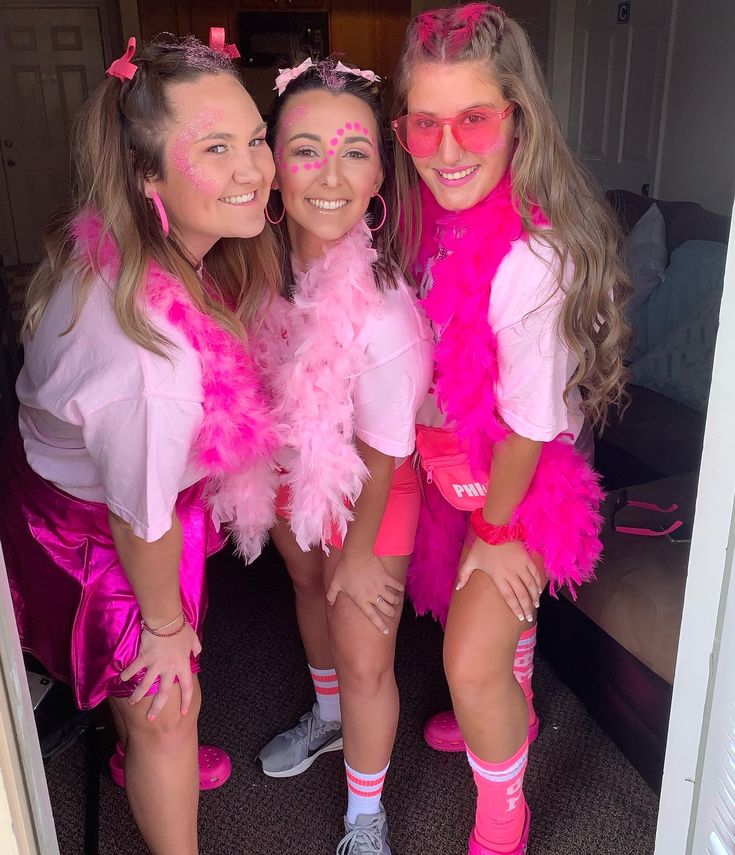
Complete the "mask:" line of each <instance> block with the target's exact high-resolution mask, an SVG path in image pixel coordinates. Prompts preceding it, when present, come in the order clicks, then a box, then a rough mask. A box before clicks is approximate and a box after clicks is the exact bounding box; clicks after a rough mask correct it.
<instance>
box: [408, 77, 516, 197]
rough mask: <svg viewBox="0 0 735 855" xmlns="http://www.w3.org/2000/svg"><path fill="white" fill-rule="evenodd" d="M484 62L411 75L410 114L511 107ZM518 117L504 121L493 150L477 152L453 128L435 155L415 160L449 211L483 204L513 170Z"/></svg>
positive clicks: (445, 128) (452, 113)
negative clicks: (465, 145)
mask: <svg viewBox="0 0 735 855" xmlns="http://www.w3.org/2000/svg"><path fill="white" fill-rule="evenodd" d="M510 103H511V102H510V101H508V99H507V98H504V97H503V94H502V92H501V91H500V89H499V87H498V86H497V84H496V83H495V82H494V81H493V80H492V78H491V76H490V74H489V73H488V71H487V69H486V68H485V67H484V66H483V65H482V64H481V63H475V62H455V63H448V64H444V63H421V64H419V65H416V66H414V68H413V69H412V71H411V78H410V85H409V87H408V98H407V104H408V110H407V112H409V113H425V114H428V115H432V116H436V117H439V118H450V117H454V116H457V115H458V114H460V113H464V112H465V111H467V110H470V109H471V108H475V107H487V108H489V109H490V110H494V111H498V112H500V111H503V110H505V109H506V107H508V106H509V105H510ZM514 132H515V126H514V122H513V116H512V115H509V116H508V117H507V118H506V119H503V121H502V125H501V128H500V134H499V136H498V138H497V140H496V141H495V143H494V144H493V146H492V147H491V148H490V150H489V151H486V152H483V153H481V154H475V153H473V152H470V151H466V150H465V149H463V148H462V146H461V145H460V144H459V143H458V142H457V140H456V139H455V138H454V136H453V134H452V129H451V127H450V126H449V125H444V126H443V128H442V140H441V144H440V146H439V148H438V149H437V151H436V153H435V154H433V155H431V156H430V157H413V156H412V158H411V159H412V160H413V163H414V166H415V167H416V170H417V171H418V173H419V175H420V176H421V178H422V179H423V180H424V181H425V183H426V185H427V186H428V188H429V189H430V190H431V192H432V194H433V195H434V197H435V198H436V201H437V202H438V203H439V204H440V205H441V206H442V208H444V209H445V210H447V211H465V210H467V209H468V208H471V207H472V206H473V205H476V204H477V203H478V202H480V201H482V200H483V199H484V198H485V197H486V196H487V195H488V193H490V191H491V190H493V189H494V188H495V187H496V185H497V184H498V182H499V181H500V179H501V178H502V177H503V175H504V174H505V172H506V170H507V169H508V165H509V163H510V161H511V158H512V156H513V144H514Z"/></svg>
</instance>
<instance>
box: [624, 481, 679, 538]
mask: <svg viewBox="0 0 735 855" xmlns="http://www.w3.org/2000/svg"><path fill="white" fill-rule="evenodd" d="M623 508H641V509H642V510H645V511H655V512H656V513H659V514H673V513H674V511H678V510H679V506H678V505H677V504H671V505H669V507H668V508H662V507H661V505H655V504H653V502H638V501H635V500H630V499H628V491H627V490H621V491H620V492H619V493H618V497H617V499H616V500H615V506H614V507H613V512H612V516H611V518H610V526H611V528H612V529H613V531H617V532H620V534H636V535H639V536H641V537H664V536H665V535H667V534H672V533H673V532H675V531H676V530H677V529H678V528H681V526H683V525H684V522H683V520H675V521H674V522H673V523H671V525H670V526H669V527H668V528H664V529H659V530H658V531H656V530H654V529H652V528H636V527H632V526H622V525H616V524H615V519H616V517H617V515H618V514H619V513H620V511H622V510H623Z"/></svg>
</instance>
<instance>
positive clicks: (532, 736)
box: [424, 710, 540, 751]
mask: <svg viewBox="0 0 735 855" xmlns="http://www.w3.org/2000/svg"><path fill="white" fill-rule="evenodd" d="M539 726H540V725H539V719H538V716H537V715H536V714H535V713H534V718H533V721H532V722H531V724H530V725H529V726H528V742H529V744H530V743H532V742H535V741H536V739H537V738H538V732H539ZM424 739H425V740H426V744H427V745H428V746H429V747H430V748H433V749H434V750H435V751H465V750H466V747H465V744H464V739H463V738H462V732H461V731H460V729H459V724H457V719H456V718H455V717H454V713H453V712H452V711H451V710H447V711H446V712H440V713H437V714H436V715H433V716H432V717H431V718H430V719H429V720H428V721H427V722H426V724H425V725H424Z"/></svg>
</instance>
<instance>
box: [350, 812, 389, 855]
mask: <svg viewBox="0 0 735 855" xmlns="http://www.w3.org/2000/svg"><path fill="white" fill-rule="evenodd" d="M345 831H346V832H347V834H345V836H344V837H343V838H342V839H341V840H340V841H339V843H338V844H337V855H391V849H390V845H389V843H388V818H387V817H386V815H385V808H384V807H383V805H382V804H381V806H380V811H379V812H378V813H368V814H362V813H361V814H360V815H359V816H358V817H357V819H356V820H355V822H354V824H353V823H351V822H347V817H345Z"/></svg>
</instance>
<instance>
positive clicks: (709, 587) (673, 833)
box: [656, 154, 735, 855]
mask: <svg viewBox="0 0 735 855" xmlns="http://www.w3.org/2000/svg"><path fill="white" fill-rule="evenodd" d="M734 156H735V154H734ZM733 217H734V219H733V227H732V228H731V231H730V243H729V248H728V253H727V264H726V267H725V283H724V290H723V294H722V305H721V308H720V329H719V335H718V336H717V345H716V348H715V362H714V369H713V372H712V386H711V389H710V399H709V407H708V409H707V426H706V429H705V435H704V451H703V453H702V466H701V469H700V473H699V492H698V495H697V507H696V514H695V520H694V532H693V538H692V548H691V552H690V556H689V574H688V579H687V586H686V594H685V598H684V612H683V616H682V623H681V634H680V636H679V652H678V658H677V663H676V673H675V677H674V693H673V699H672V705H671V719H670V723H669V734H668V741H667V747H666V761H665V764H664V778H663V786H662V789H661V803H660V808H659V818H658V830H657V835H656V853H657V855H680V854H681V855H689V853H691V852H692V835H693V832H694V825H695V822H694V820H695V816H696V813H697V808H698V804H699V796H700V788H701V771H702V765H703V762H704V749H705V746H706V741H707V735H708V731H709V724H710V719H711V716H712V713H713V708H712V696H713V691H714V682H715V676H716V672H717V667H718V664H720V663H719V656H720V640H721V636H722V625H723V620H724V615H725V607H726V605H727V593H728V588H729V583H730V572H731V570H732V566H733V549H735V443H734V442H733V421H735V386H734V385H733V382H732V366H733V365H735V211H734V212H733ZM723 667H732V662H727V663H723Z"/></svg>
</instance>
